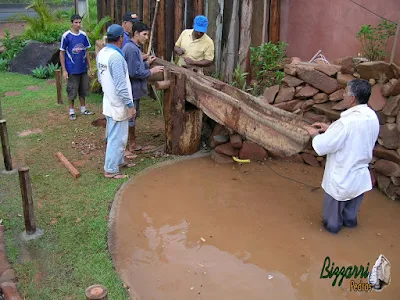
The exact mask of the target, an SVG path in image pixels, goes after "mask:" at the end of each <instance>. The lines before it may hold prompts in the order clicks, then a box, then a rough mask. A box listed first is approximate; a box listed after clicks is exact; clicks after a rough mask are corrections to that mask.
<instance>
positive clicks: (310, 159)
mask: <svg viewBox="0 0 400 300" xmlns="http://www.w3.org/2000/svg"><path fill="white" fill-rule="evenodd" d="M301 157H302V158H303V160H304V162H305V163H306V164H307V165H310V166H313V167H320V166H321V165H320V164H319V161H318V160H317V158H316V157H315V156H314V155H312V154H309V153H301Z"/></svg>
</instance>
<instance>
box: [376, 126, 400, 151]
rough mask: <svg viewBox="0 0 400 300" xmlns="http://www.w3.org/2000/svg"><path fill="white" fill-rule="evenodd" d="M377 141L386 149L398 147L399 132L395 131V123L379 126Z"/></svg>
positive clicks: (399, 142) (399, 141)
mask: <svg viewBox="0 0 400 300" xmlns="http://www.w3.org/2000/svg"><path fill="white" fill-rule="evenodd" d="M378 143H379V144H380V145H382V146H383V147H386V148H388V149H397V148H399V147H400V132H399V131H397V126H396V124H385V125H381V126H380V129H379V139H378Z"/></svg>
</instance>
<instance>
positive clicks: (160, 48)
mask: <svg viewBox="0 0 400 300" xmlns="http://www.w3.org/2000/svg"><path fill="white" fill-rule="evenodd" d="M158 6H159V8H158V14H157V15H156V16H155V19H156V20H157V56H158V57H160V58H164V57H165V0H160V2H159V4H158Z"/></svg>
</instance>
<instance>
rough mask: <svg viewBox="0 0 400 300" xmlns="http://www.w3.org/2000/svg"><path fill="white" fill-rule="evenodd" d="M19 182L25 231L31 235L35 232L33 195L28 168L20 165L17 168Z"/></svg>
mask: <svg viewBox="0 0 400 300" xmlns="http://www.w3.org/2000/svg"><path fill="white" fill-rule="evenodd" d="M18 173H19V183H20V188H21V195H22V207H23V210H24V222H25V232H26V234H27V235H32V234H34V233H35V232H36V224H35V215H34V212H33V197H32V185H31V178H30V176H29V168H28V167H21V168H19V169H18Z"/></svg>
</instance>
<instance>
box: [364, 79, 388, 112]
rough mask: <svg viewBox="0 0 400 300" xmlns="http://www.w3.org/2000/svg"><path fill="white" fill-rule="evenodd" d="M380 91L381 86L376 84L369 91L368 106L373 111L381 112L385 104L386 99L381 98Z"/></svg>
mask: <svg viewBox="0 0 400 300" xmlns="http://www.w3.org/2000/svg"><path fill="white" fill-rule="evenodd" d="M381 89H382V86H381V85H380V84H376V85H374V86H373V87H372V90H371V97H370V98H369V101H368V105H369V106H370V107H371V108H372V109H373V110H375V111H380V110H382V109H383V108H384V107H385V106H386V103H387V99H386V98H385V97H383V96H382V93H381Z"/></svg>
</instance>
